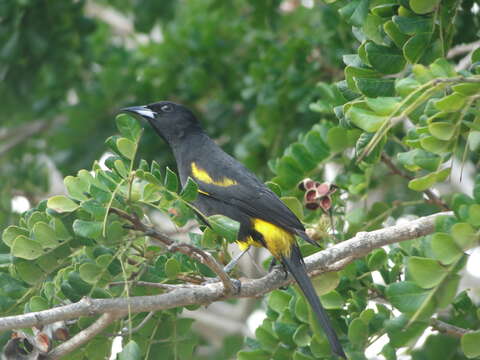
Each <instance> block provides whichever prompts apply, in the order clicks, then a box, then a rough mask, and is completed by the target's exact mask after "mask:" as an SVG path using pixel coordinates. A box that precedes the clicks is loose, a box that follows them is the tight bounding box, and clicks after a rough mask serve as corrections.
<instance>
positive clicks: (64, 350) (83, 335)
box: [45, 313, 124, 360]
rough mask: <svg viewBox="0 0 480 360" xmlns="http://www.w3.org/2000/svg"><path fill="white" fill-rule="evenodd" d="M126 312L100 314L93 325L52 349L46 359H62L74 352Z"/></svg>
mask: <svg viewBox="0 0 480 360" xmlns="http://www.w3.org/2000/svg"><path fill="white" fill-rule="evenodd" d="M123 314H124V313H106V314H103V315H102V316H100V318H98V319H97V321H95V322H94V323H93V324H92V325H90V326H89V327H88V328H86V329H84V330H82V331H80V332H79V333H78V334H76V335H75V336H74V337H72V338H71V339H70V340H67V341H65V342H64V343H62V344H60V345H58V346H57V347H56V348H55V349H53V350H52V351H50V352H49V353H48V355H47V356H46V357H45V359H46V360H57V359H61V358H62V357H63V356H65V355H66V354H68V353H70V352H72V351H73V350H75V349H76V348H78V347H80V346H82V345H83V344H85V343H87V342H88V341H89V340H90V339H92V338H94V337H95V336H97V335H98V334H99V333H101V332H102V331H103V330H105V328H106V327H107V326H108V325H110V324H111V323H113V322H114V321H115V320H117V319H118V318H120V317H122V316H123Z"/></svg>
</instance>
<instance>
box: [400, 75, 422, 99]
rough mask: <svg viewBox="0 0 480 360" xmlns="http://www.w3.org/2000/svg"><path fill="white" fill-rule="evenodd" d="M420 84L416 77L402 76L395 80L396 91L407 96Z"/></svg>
mask: <svg viewBox="0 0 480 360" xmlns="http://www.w3.org/2000/svg"><path fill="white" fill-rule="evenodd" d="M419 86H420V83H419V82H418V81H417V80H415V79H414V78H411V77H407V78H401V79H397V80H396V82H395V91H396V92H397V93H398V95H400V96H402V97H405V96H408V95H409V94H410V93H412V92H413V91H415V90H416V89H417V88H418V87H419Z"/></svg>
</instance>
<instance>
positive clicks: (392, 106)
mask: <svg viewBox="0 0 480 360" xmlns="http://www.w3.org/2000/svg"><path fill="white" fill-rule="evenodd" d="M366 102H367V105H368V107H369V108H370V109H372V110H373V111H374V112H375V113H377V114H378V115H381V116H388V115H390V114H391V113H393V112H394V111H395V110H396V109H397V106H398V104H399V98H398V97H377V98H368V99H366Z"/></svg>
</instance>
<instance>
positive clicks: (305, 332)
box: [293, 324, 312, 347]
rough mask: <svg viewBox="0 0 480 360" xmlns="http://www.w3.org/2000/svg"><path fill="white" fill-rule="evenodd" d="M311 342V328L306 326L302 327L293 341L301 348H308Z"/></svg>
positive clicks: (295, 334)
mask: <svg viewBox="0 0 480 360" xmlns="http://www.w3.org/2000/svg"><path fill="white" fill-rule="evenodd" d="M311 340H312V337H311V335H310V326H308V325H306V324H302V325H300V326H299V327H298V328H297V330H296V331H295V333H294V334H293V341H294V342H295V344H296V345H297V346H299V347H303V346H308V345H309V344H310V341H311Z"/></svg>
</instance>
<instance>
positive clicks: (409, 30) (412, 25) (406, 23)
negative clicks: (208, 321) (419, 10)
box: [393, 16, 433, 35]
mask: <svg viewBox="0 0 480 360" xmlns="http://www.w3.org/2000/svg"><path fill="white" fill-rule="evenodd" d="M393 22H394V23H395V25H397V26H398V29H399V30H400V31H401V32H402V33H404V34H406V35H415V34H419V33H428V32H432V30H433V20H432V18H429V17H427V18H426V17H421V16H394V17H393Z"/></svg>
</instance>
